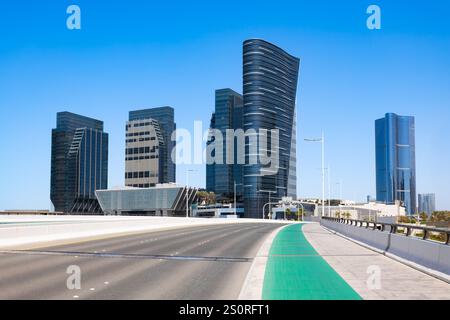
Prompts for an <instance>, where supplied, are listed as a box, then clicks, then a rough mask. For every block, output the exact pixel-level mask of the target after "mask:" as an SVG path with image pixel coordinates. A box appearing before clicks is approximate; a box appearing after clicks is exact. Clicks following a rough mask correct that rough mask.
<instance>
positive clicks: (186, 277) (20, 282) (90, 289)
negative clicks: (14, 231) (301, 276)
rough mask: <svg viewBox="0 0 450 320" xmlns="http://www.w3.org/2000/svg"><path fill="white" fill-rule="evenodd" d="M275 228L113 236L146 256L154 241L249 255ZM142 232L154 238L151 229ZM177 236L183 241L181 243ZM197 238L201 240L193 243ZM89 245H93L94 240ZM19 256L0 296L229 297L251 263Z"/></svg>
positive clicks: (202, 252)
mask: <svg viewBox="0 0 450 320" xmlns="http://www.w3.org/2000/svg"><path fill="white" fill-rule="evenodd" d="M227 227H228V226H227ZM278 227H280V225H267V224H253V225H252V224H239V225H234V226H232V227H231V226H230V227H229V228H219V229H222V231H223V232H222V233H221V234H220V233H218V232H217V231H218V230H205V229H204V228H202V229H201V230H198V231H199V233H203V235H204V238H203V240H202V239H199V238H198V233H197V232H192V233H191V235H190V237H186V234H183V235H181V234H180V233H183V232H179V231H180V230H172V231H166V232H164V233H162V234H163V235H167V233H178V236H177V237H172V240H173V242H171V243H172V246H170V245H169V246H168V247H167V243H164V242H165V241H155V242H154V243H142V245H143V246H141V243H140V242H139V246H138V247H136V242H137V240H139V239H141V237H142V236H145V235H139V237H136V236H129V237H128V238H129V239H127V237H120V239H115V240H119V243H121V244H125V248H126V247H127V243H128V240H129V241H130V243H129V247H130V248H132V250H125V251H124V252H128V253H133V252H134V253H136V252H137V251H139V252H144V253H148V254H151V253H152V247H153V248H159V247H158V244H161V242H163V245H164V246H165V250H166V251H165V253H166V254H168V256H170V255H171V254H174V253H176V252H177V250H178V251H185V252H186V253H189V254H195V255H196V256H200V257H201V256H230V257H238V258H239V257H253V256H254V255H255V254H256V252H257V250H258V248H259V246H260V245H261V244H262V241H263V240H264V238H265V236H267V235H268V234H269V233H270V232H272V231H273V230H274V229H275V228H278ZM215 229H217V228H215ZM191 231H193V230H191ZM211 231H213V232H212V233H211ZM147 236H154V233H152V234H148V235H147ZM178 237H182V238H183V240H184V241H182V242H181V246H180V242H179V241H178ZM144 239H145V237H144ZM165 240H168V239H165ZM169 240H170V239H169ZM194 240H195V241H194ZM199 240H202V241H200V242H196V241H199ZM99 241H103V243H101V245H100V247H102V246H103V247H104V246H105V243H104V240H99ZM108 241H111V239H108ZM139 241H142V240H139ZM169 242H170V241H169ZM202 242H203V243H202ZM200 243H202V244H200ZM92 244H93V245H94V247H95V248H99V247H98V244H97V243H96V241H94V242H92ZM109 244H111V243H109ZM113 244H117V242H116V241H114V242H113ZM193 244H196V245H194V246H193ZM83 245H86V243H84V244H83ZM49 249H55V248H49ZM57 249H58V250H61V249H62V251H65V252H70V250H71V249H76V250H79V249H80V248H79V247H77V246H76V245H75V246H70V245H69V246H62V247H58V248H57ZM87 249H93V248H89V247H88V248H87ZM159 249H161V248H159ZM136 250H137V251H136ZM50 251H51V250H50ZM94 251H96V250H94ZM176 256H177V255H175V257H176ZM36 258H38V259H39V260H40V262H39V264H37V265H36V264H35V263H34V261H35V260H36ZM21 259H23V260H22V261H21V263H20V264H18V265H17V268H12V269H8V270H7V271H6V272H4V273H3V274H2V276H1V278H0V286H1V287H2V292H0V297H1V298H3V299H5V298H8V299H21V298H24V299H78V298H81V299H85V298H87V299H235V298H237V295H238V293H239V290H240V287H241V285H242V283H243V281H244V279H245V276H246V274H247V272H248V269H249V267H250V264H251V261H247V262H227V261H215V262H211V261H202V260H200V261H192V260H165V259H155V258H151V259H145V258H143V259H142V258H139V259H136V258H130V257H128V256H126V257H113V258H112V257H110V258H105V257H99V256H95V255H94V256H88V257H80V256H77V255H70V254H69V255H64V256H45V257H43V256H31V255H28V256H21ZM3 260H4V255H3V256H2V261H3ZM72 264H75V265H78V266H80V269H81V271H82V289H81V290H75V291H72V290H68V289H67V287H66V280H67V277H68V275H67V274H66V273H65V271H66V269H67V267H68V266H69V265H72ZM3 270H5V269H3Z"/></svg>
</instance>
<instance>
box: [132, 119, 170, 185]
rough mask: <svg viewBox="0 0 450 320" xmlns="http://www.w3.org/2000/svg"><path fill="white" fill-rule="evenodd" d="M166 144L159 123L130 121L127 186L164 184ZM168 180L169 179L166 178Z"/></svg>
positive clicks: (153, 121) (149, 120) (148, 120)
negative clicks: (163, 158)
mask: <svg viewBox="0 0 450 320" xmlns="http://www.w3.org/2000/svg"><path fill="white" fill-rule="evenodd" d="M164 152H166V144H165V141H164V137H163V135H162V132H161V129H160V126H159V123H158V121H156V120H154V119H144V120H134V121H128V122H127V125H126V149H125V185H126V186H128V187H135V188H149V187H154V186H155V185H156V184H157V183H164V182H165V181H164V178H165V177H164V175H163V171H164V169H163V164H164V162H163V161H162V154H163V153H164ZM166 178H167V177H166Z"/></svg>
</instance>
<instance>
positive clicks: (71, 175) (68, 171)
mask: <svg viewBox="0 0 450 320" xmlns="http://www.w3.org/2000/svg"><path fill="white" fill-rule="evenodd" d="M50 179H51V183H50V199H51V201H52V203H53V206H54V208H55V211H58V212H64V213H101V208H100V206H99V205H98V202H97V199H96V196H95V191H96V190H98V189H106V188H107V187H108V134H107V133H105V132H103V122H102V121H99V120H95V119H91V118H87V117H84V116H80V115H77V114H73V113H70V112H60V113H58V114H57V125H56V128H55V129H53V130H52V158H51V178H50Z"/></svg>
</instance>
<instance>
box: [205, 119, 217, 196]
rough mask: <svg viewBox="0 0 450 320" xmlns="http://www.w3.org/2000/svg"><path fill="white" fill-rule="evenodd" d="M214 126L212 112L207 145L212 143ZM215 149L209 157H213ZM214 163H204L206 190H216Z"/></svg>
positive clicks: (214, 121) (214, 120)
mask: <svg viewBox="0 0 450 320" xmlns="http://www.w3.org/2000/svg"><path fill="white" fill-rule="evenodd" d="M215 127H216V114H215V113H213V114H212V116H211V121H210V123H209V128H210V135H209V136H208V141H207V142H206V145H207V146H209V145H211V144H212V143H214V140H215V138H214V136H213V135H212V134H211V130H213V129H214V128H215ZM215 156H216V154H215V150H212V151H211V157H215ZM215 168H216V164H215V163H214V162H213V163H210V164H208V163H207V164H206V191H208V192H215V190H216V170H215Z"/></svg>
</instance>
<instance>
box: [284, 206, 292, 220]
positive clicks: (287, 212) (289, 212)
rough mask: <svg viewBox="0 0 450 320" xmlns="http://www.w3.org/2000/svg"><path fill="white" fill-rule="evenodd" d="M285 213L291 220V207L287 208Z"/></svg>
mask: <svg viewBox="0 0 450 320" xmlns="http://www.w3.org/2000/svg"><path fill="white" fill-rule="evenodd" d="M284 213H285V214H286V219H288V220H291V214H292V212H291V208H287V209H286V210H285V211H284Z"/></svg>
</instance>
